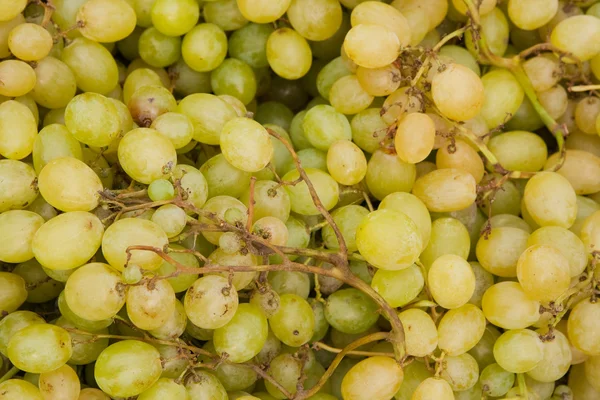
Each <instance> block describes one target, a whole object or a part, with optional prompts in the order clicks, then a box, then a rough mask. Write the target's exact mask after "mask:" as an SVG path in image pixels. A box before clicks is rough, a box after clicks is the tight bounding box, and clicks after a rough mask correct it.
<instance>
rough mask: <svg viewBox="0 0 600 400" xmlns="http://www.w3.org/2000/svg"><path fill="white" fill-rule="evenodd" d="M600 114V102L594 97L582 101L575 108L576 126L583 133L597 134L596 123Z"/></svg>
mask: <svg viewBox="0 0 600 400" xmlns="http://www.w3.org/2000/svg"><path fill="white" fill-rule="evenodd" d="M599 113H600V102H598V101H597V100H596V99H595V98H594V97H586V98H584V99H582V100H580V101H579V102H578V103H577V106H576V107H575V124H576V127H577V128H578V129H579V130H581V131H582V132H583V133H587V134H595V133H597V129H596V121H597V119H598V118H597V116H598V114H599Z"/></svg>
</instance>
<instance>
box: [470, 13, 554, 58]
mask: <svg viewBox="0 0 600 400" xmlns="http://www.w3.org/2000/svg"><path fill="white" fill-rule="evenodd" d="M509 28H510V27H509V24H508V20H507V19H506V16H505V15H504V13H503V12H502V10H501V9H500V8H498V7H496V8H494V9H493V10H492V11H491V12H489V13H487V14H485V15H482V16H481V31H482V34H483V35H485V37H486V39H487V40H486V41H487V45H488V46H489V48H490V50H491V52H492V54H495V55H497V56H502V55H504V53H506V49H507V48H508V43H509ZM544 37H545V36H544ZM466 47H467V49H469V51H471V53H472V54H474V55H475V54H477V50H476V44H475V43H474V40H473V35H472V33H471V32H467V34H466Z"/></svg>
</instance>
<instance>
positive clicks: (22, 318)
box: [0, 285, 46, 356]
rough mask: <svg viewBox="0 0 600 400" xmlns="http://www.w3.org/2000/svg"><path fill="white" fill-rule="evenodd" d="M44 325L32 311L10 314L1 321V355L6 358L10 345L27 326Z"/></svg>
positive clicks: (40, 318)
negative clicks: (12, 339)
mask: <svg viewBox="0 0 600 400" xmlns="http://www.w3.org/2000/svg"><path fill="white" fill-rule="evenodd" d="M4 286H6V285H3V287H4ZM3 303H4V302H3ZM3 309H4V308H3ZM44 323H46V321H44V319H43V318H42V317H40V316H39V315H37V314H35V313H33V312H31V311H15V312H11V313H10V314H8V315H7V316H6V317H4V318H3V319H2V321H0V353H2V354H3V355H5V356H6V354H7V353H6V349H7V347H8V343H9V341H10V339H11V338H12V337H13V336H14V334H15V333H17V332H18V331H20V330H21V329H23V328H25V327H27V326H30V325H33V324H44Z"/></svg>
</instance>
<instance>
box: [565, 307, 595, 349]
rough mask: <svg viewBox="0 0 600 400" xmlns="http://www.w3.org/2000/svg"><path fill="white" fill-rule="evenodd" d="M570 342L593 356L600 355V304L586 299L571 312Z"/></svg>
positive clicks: (569, 324)
mask: <svg viewBox="0 0 600 400" xmlns="http://www.w3.org/2000/svg"><path fill="white" fill-rule="evenodd" d="M567 323H568V325H567V329H568V334H569V340H570V341H571V343H572V344H573V346H575V347H576V348H577V349H579V350H581V351H582V352H583V353H585V354H587V355H591V356H597V355H600V330H599V328H600V304H599V303H597V302H595V303H592V302H591V301H590V299H589V298H586V299H584V300H582V301H580V302H579V303H577V305H576V306H575V307H573V309H572V310H571V314H569V319H568V320H567Z"/></svg>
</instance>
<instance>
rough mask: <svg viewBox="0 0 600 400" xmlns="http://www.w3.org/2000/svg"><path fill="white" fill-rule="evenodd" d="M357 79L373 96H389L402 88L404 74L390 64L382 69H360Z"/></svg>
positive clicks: (357, 72)
mask: <svg viewBox="0 0 600 400" xmlns="http://www.w3.org/2000/svg"><path fill="white" fill-rule="evenodd" d="M356 77H357V78H358V81H359V82H360V85H361V86H362V87H363V89H364V90H365V91H366V92H367V93H368V94H370V95H371V96H387V95H389V94H392V93H393V92H394V91H396V90H397V89H398V88H399V87H400V83H401V77H402V74H401V72H400V70H399V69H398V68H397V67H396V66H395V65H393V64H390V65H387V66H385V67H382V68H363V67H358V68H357V69H356Z"/></svg>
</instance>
